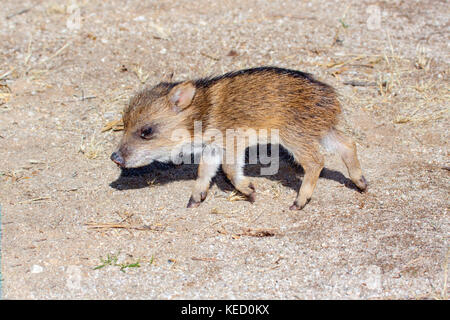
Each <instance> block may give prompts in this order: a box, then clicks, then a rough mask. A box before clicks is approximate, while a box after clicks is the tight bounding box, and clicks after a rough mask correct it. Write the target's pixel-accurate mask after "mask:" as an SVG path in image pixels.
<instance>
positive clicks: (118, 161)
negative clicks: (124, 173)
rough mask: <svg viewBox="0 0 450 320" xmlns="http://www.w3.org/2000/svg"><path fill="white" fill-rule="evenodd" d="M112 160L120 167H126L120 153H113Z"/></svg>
mask: <svg viewBox="0 0 450 320" xmlns="http://www.w3.org/2000/svg"><path fill="white" fill-rule="evenodd" d="M111 160H112V161H113V162H114V163H115V164H117V165H118V166H119V167H124V166H125V161H124V160H123V158H122V156H121V155H120V153H119V152H113V153H112V155H111Z"/></svg>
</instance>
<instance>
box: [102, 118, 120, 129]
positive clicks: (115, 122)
mask: <svg viewBox="0 0 450 320" xmlns="http://www.w3.org/2000/svg"><path fill="white" fill-rule="evenodd" d="M109 130H112V131H122V130H123V121H122V119H120V120H113V121H110V122H108V123H107V124H105V125H104V126H103V128H102V130H101V131H102V132H106V131H109Z"/></svg>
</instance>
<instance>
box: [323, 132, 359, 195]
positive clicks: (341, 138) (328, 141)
mask: <svg viewBox="0 0 450 320" xmlns="http://www.w3.org/2000/svg"><path fill="white" fill-rule="evenodd" d="M322 142H323V144H324V147H325V148H326V149H328V150H330V151H336V152H337V153H338V154H339V155H340V156H341V158H342V161H343V162H344V164H345V166H346V167H347V170H348V174H349V176H350V179H351V180H352V181H353V183H354V184H355V185H356V186H357V187H358V189H359V190H361V191H365V190H366V189H367V181H366V179H365V178H364V176H363V174H362V170H361V165H360V164H359V161H358V156H357V153H356V144H355V142H354V141H353V139H351V138H349V137H347V136H346V135H344V134H343V133H342V132H340V131H338V130H336V129H332V130H331V131H330V132H329V133H328V135H327V136H326V137H325V138H324V139H323V140H322Z"/></svg>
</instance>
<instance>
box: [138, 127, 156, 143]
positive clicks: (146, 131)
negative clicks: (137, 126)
mask: <svg viewBox="0 0 450 320" xmlns="http://www.w3.org/2000/svg"><path fill="white" fill-rule="evenodd" d="M152 134H153V128H152V127H144V128H142V130H141V138H142V139H146V140H148V139H150V138H151V137H152Z"/></svg>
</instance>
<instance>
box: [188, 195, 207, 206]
mask: <svg viewBox="0 0 450 320" xmlns="http://www.w3.org/2000/svg"><path fill="white" fill-rule="evenodd" d="M206 195H207V193H206V192H200V201H195V200H194V197H192V196H191V197H190V198H189V202H188V204H187V208H197V207H198V206H199V205H200V204H201V203H202V202H203V201H204V200H205V199H206Z"/></svg>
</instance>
